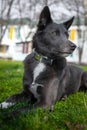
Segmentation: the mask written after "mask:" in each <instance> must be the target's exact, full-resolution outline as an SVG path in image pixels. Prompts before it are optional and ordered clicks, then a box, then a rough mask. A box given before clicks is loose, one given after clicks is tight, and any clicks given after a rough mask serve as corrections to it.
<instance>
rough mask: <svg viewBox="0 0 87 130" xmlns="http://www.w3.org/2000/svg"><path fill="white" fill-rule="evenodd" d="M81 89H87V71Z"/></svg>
mask: <svg viewBox="0 0 87 130" xmlns="http://www.w3.org/2000/svg"><path fill="white" fill-rule="evenodd" d="M79 91H84V92H85V91H87V72H83V74H82V78H81V86H80V89H79Z"/></svg>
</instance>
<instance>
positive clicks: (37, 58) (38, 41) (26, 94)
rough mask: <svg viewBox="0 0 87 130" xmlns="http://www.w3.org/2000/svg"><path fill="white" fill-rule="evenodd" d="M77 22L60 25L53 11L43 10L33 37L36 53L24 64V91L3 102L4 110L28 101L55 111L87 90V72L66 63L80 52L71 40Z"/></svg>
mask: <svg viewBox="0 0 87 130" xmlns="http://www.w3.org/2000/svg"><path fill="white" fill-rule="evenodd" d="M73 19H74V17H72V18H71V19H69V20H68V21H66V22H64V23H61V24H57V23H55V22H53V20H52V18H51V13H50V10H49V7H48V6H45V7H44V8H43V10H42V12H41V14H40V18H39V22H38V25H37V31H36V33H35V35H34V36H33V52H32V53H31V54H30V55H28V56H27V57H26V58H25V60H24V76H23V91H22V92H21V93H19V94H15V95H13V96H11V97H9V98H8V99H7V100H6V101H4V102H2V103H1V104H0V106H1V107H2V108H7V107H8V106H12V105H14V104H15V103H16V102H21V101H24V102H30V103H31V108H44V109H46V108H49V109H50V110H53V106H54V104H55V103H56V102H57V101H58V100H61V99H65V98H66V97H67V96H69V95H70V94H73V93H76V92H77V91H86V90H87V72H84V71H83V70H82V69H81V68H78V67H76V66H74V65H71V64H68V63H67V61H66V57H67V56H69V55H70V54H72V53H73V51H74V50H75V48H76V45H75V44H74V43H72V42H71V41H70V40H68V38H69V34H68V30H69V28H70V26H71V25H72V22H73ZM26 110H29V107H27V108H26ZM26 110H25V108H23V109H21V111H26Z"/></svg>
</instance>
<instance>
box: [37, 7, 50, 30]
mask: <svg viewBox="0 0 87 130" xmlns="http://www.w3.org/2000/svg"><path fill="white" fill-rule="evenodd" d="M51 22H52V19H51V14H50V10H49V8H48V6H45V7H44V8H43V10H42V12H41V14H40V18H39V23H38V30H43V29H44V28H45V27H46V26H47V25H48V24H49V23H51Z"/></svg>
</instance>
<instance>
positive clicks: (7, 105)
mask: <svg viewBox="0 0 87 130" xmlns="http://www.w3.org/2000/svg"><path fill="white" fill-rule="evenodd" d="M13 105H14V104H13V103H12V102H2V103H0V108H8V107H10V106H13Z"/></svg>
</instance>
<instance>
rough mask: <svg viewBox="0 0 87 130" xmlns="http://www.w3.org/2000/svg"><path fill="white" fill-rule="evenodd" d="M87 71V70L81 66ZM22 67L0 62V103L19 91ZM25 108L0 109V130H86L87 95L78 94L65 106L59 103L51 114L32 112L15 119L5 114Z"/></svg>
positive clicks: (65, 103) (64, 103) (8, 62)
mask: <svg viewBox="0 0 87 130" xmlns="http://www.w3.org/2000/svg"><path fill="white" fill-rule="evenodd" d="M81 67H82V68H83V69H84V70H86V71H87V67H86V66H85V67H84V66H81ZM23 71H24V70H23V63H22V62H14V61H3V60H0V102H2V101H3V100H5V99H6V98H7V97H8V96H10V95H12V94H14V93H17V92H20V91H21V90H22V77H23ZM25 105H27V104H25V103H24V104H23V103H20V104H17V105H15V106H14V107H11V108H8V109H3V110H2V109H0V130H68V129H69V130H87V93H83V92H78V93H76V94H73V95H71V96H69V97H68V98H67V99H66V101H65V102H63V101H58V102H57V103H56V104H55V107H54V111H53V112H49V111H48V110H46V111H43V110H42V109H38V110H32V111H29V112H27V113H26V114H19V115H18V116H17V117H14V116H12V117H10V118H9V117H8V118H7V117H6V113H8V112H10V111H12V110H14V109H17V108H19V107H21V106H25Z"/></svg>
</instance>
